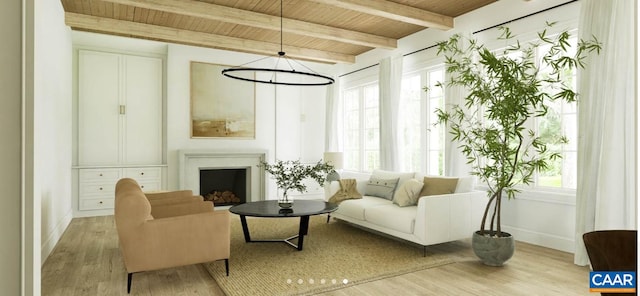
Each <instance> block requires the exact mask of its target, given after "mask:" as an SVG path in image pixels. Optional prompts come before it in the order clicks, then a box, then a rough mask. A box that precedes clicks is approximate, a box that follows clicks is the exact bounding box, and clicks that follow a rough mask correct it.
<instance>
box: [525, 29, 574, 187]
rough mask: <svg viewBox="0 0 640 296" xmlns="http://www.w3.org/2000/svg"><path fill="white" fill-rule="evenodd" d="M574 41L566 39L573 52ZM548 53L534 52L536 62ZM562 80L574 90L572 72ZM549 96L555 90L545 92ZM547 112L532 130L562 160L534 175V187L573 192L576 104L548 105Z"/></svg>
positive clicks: (566, 73)
mask: <svg viewBox="0 0 640 296" xmlns="http://www.w3.org/2000/svg"><path fill="white" fill-rule="evenodd" d="M577 43H578V42H577V38H572V39H570V44H571V46H572V48H573V49H575V48H576V46H577ZM548 50H549V47H548V46H541V47H540V48H538V61H539V60H540V59H541V58H542V55H543V54H544V53H545V52H547V51H548ZM570 54H574V53H570ZM547 73H548V69H544V70H543V71H542V73H541V75H547ZM562 79H563V81H564V83H565V84H566V85H569V86H571V87H572V89H573V90H574V91H575V90H576V70H575V69H573V70H567V71H566V72H565V73H562ZM547 91H548V92H550V93H552V94H553V93H554V92H555V90H553V89H548V90H547ZM547 107H548V112H547V114H546V115H545V116H544V117H540V118H537V121H536V123H535V128H536V129H537V131H538V134H539V135H540V136H541V137H542V138H543V139H544V141H545V142H547V143H552V144H549V145H547V148H548V149H549V150H550V151H552V152H558V153H560V155H562V158H558V159H555V160H551V161H550V162H549V168H548V169H547V170H545V171H541V172H539V173H538V175H537V178H536V185H537V186H539V187H552V188H564V189H575V188H576V187H577V163H578V151H577V150H578V112H577V105H576V103H575V102H574V103H567V102H564V101H555V102H549V104H548V105H547ZM563 137H564V138H566V139H567V141H568V142H567V143H566V144H562V143H561V139H562V138H563Z"/></svg>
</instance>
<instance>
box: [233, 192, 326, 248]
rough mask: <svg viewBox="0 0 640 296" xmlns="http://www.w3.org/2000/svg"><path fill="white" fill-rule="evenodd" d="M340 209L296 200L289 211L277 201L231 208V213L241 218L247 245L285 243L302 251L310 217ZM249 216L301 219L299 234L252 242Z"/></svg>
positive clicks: (250, 203)
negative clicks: (294, 241)
mask: <svg viewBox="0 0 640 296" xmlns="http://www.w3.org/2000/svg"><path fill="white" fill-rule="evenodd" d="M337 209H338V206H337V205H336V204H333V203H328V202H324V201H321V200H296V201H295V202H294V203H293V206H292V207H291V208H289V209H283V208H280V207H279V206H278V201H276V200H265V201H256V202H248V203H243V204H239V205H235V206H232V207H231V208H229V212H231V213H234V214H237V215H239V216H240V222H241V223H242V231H243V232H244V240H245V242H247V243H257V242H263V243H264V242H267V243H271V242H279V243H280V242H284V243H286V244H288V245H290V246H292V247H294V248H296V249H298V251H302V244H303V243H304V236H305V235H307V232H308V231H309V217H310V216H313V215H320V214H327V213H331V212H333V211H335V210H337ZM247 216H249V217H262V218H290V217H300V227H299V230H298V234H296V235H294V236H292V237H288V238H285V239H269V240H252V239H251V234H249V227H248V226H247V218H246V217H247ZM295 238H297V239H298V244H297V245H296V244H294V243H292V242H291V240H292V239H295Z"/></svg>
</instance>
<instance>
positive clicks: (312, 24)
mask: <svg viewBox="0 0 640 296" xmlns="http://www.w3.org/2000/svg"><path fill="white" fill-rule="evenodd" d="M495 1H496V0H283V2H282V18H281V17H280V13H281V6H280V1H278V0H202V1H195V0H104V1H100V0H61V2H62V5H63V7H64V10H65V21H66V24H67V25H68V26H70V27H71V28H72V29H73V30H78V31H89V32H97V33H102V34H110V35H118V36H127V37H134V38H141V39H149V40H158V41H164V42H169V43H177V44H188V45H194V46H201V47H208V48H218V49H225V50H232V51H240V52H249V53H256V54H263V55H275V54H276V53H277V52H278V51H280V48H281V44H282V49H283V51H285V52H286V55H287V56H288V57H291V58H296V59H302V60H310V61H316V62H323V63H353V62H354V61H355V56H357V55H359V54H362V53H364V52H367V51H369V50H371V49H373V48H387V49H393V48H395V47H396V46H397V40H398V39H400V38H402V37H405V36H408V35H410V34H413V33H415V32H418V31H421V30H424V29H425V28H435V29H439V30H448V29H451V28H453V25H454V22H453V18H454V17H457V16H459V15H462V14H464V13H466V12H469V11H471V10H474V9H477V8H480V7H482V6H484V5H487V4H490V3H492V2H495ZM281 32H282V33H281Z"/></svg>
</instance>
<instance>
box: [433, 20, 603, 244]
mask: <svg viewBox="0 0 640 296" xmlns="http://www.w3.org/2000/svg"><path fill="white" fill-rule="evenodd" d="M548 25H549V27H550V26H552V25H553V24H548ZM547 29H548V28H547ZM547 29H545V30H544V31H542V32H539V33H538V38H537V40H536V41H535V42H530V43H526V44H525V45H522V44H521V43H520V42H519V41H517V40H514V36H513V35H512V33H511V31H510V30H509V29H508V28H506V27H502V28H500V30H501V35H500V37H499V39H501V40H511V42H509V43H510V44H514V45H512V46H510V47H507V48H505V49H503V50H499V51H491V50H489V49H488V48H486V47H485V46H484V45H482V44H479V43H478V42H477V41H475V40H473V39H470V38H464V37H463V36H461V35H454V36H452V37H451V38H450V39H448V40H447V41H444V42H442V43H440V44H439V45H438V55H444V56H445V67H446V71H447V73H448V74H449V76H450V78H449V79H448V80H447V81H446V83H444V84H440V86H460V87H463V88H465V89H466V90H467V91H468V94H467V95H466V96H465V97H464V100H463V104H462V105H453V106H451V107H450V109H448V110H442V109H439V110H437V111H436V115H437V118H438V124H446V126H447V129H448V130H449V132H450V133H451V135H452V138H453V140H454V141H456V142H457V143H459V149H460V150H461V152H462V154H463V155H464V156H465V157H466V159H467V162H468V164H470V165H471V167H472V168H471V173H472V174H473V175H475V176H477V177H478V178H479V181H480V182H482V183H483V184H485V185H486V186H488V190H487V193H488V197H489V200H488V202H487V205H486V208H485V210H484V215H483V217H482V222H481V226H480V233H479V234H481V235H490V236H496V237H501V236H503V232H502V229H501V221H500V213H501V202H502V198H503V196H504V195H506V197H507V198H508V199H511V198H514V197H515V195H516V193H518V192H519V190H518V187H517V185H519V184H530V183H531V182H532V181H533V180H532V178H533V174H534V172H536V171H541V170H545V169H547V168H548V166H549V162H550V161H553V160H554V159H557V158H559V157H561V155H560V154H559V153H558V152H553V151H550V150H548V149H547V145H548V144H552V143H549V142H545V137H541V135H538V134H537V132H536V131H535V130H533V129H531V128H529V127H527V125H526V124H527V123H528V122H530V120H531V119H532V118H536V117H542V116H545V115H546V114H547V112H548V106H547V103H548V102H550V101H555V100H563V101H566V102H574V101H576V99H577V94H576V92H575V91H574V90H572V88H571V86H570V85H567V84H566V83H565V82H564V81H565V80H566V79H563V78H564V77H565V76H566V75H567V73H570V71H568V70H571V69H575V68H584V66H585V63H584V60H585V58H586V56H587V55H588V54H589V53H591V52H594V51H595V52H599V51H600V48H601V45H600V43H599V42H598V40H597V39H596V38H595V37H593V38H592V39H590V40H587V41H585V40H580V41H578V42H577V46H575V48H572V47H571V45H570V42H569V41H570V38H571V35H570V34H569V33H568V32H567V31H564V32H561V33H559V34H557V35H554V36H547ZM463 43H464V45H463ZM541 46H544V48H548V50H547V51H546V53H544V54H543V56H542V58H541V59H540V60H539V61H536V60H535V58H536V51H538V49H539V48H543V47H541ZM546 139H548V137H546ZM556 140H558V141H560V142H566V138H565V137H559V139H556ZM553 144H557V143H553ZM489 219H490V222H489V225H490V226H489V230H488V232H487V230H486V222H487V221H488V220H489Z"/></svg>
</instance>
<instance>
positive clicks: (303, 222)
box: [240, 215, 309, 251]
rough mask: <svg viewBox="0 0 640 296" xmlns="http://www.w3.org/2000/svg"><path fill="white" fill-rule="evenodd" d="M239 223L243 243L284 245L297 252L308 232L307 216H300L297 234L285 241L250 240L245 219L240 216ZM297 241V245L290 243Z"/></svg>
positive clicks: (300, 249) (300, 248)
mask: <svg viewBox="0 0 640 296" xmlns="http://www.w3.org/2000/svg"><path fill="white" fill-rule="evenodd" d="M240 222H241V223H242V232H243V233H244V241H245V242H247V243H285V244H287V245H289V246H291V247H293V248H295V249H297V250H298V251H302V246H303V244H304V236H305V235H307V233H308V231H309V216H300V227H299V229H298V234H296V235H294V236H291V237H288V238H285V239H266V240H252V239H251V234H250V233H249V227H248V225H247V218H246V217H245V216H243V215H240ZM296 238H297V239H298V244H297V245H296V244H294V243H292V242H291V240H293V239H296Z"/></svg>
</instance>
